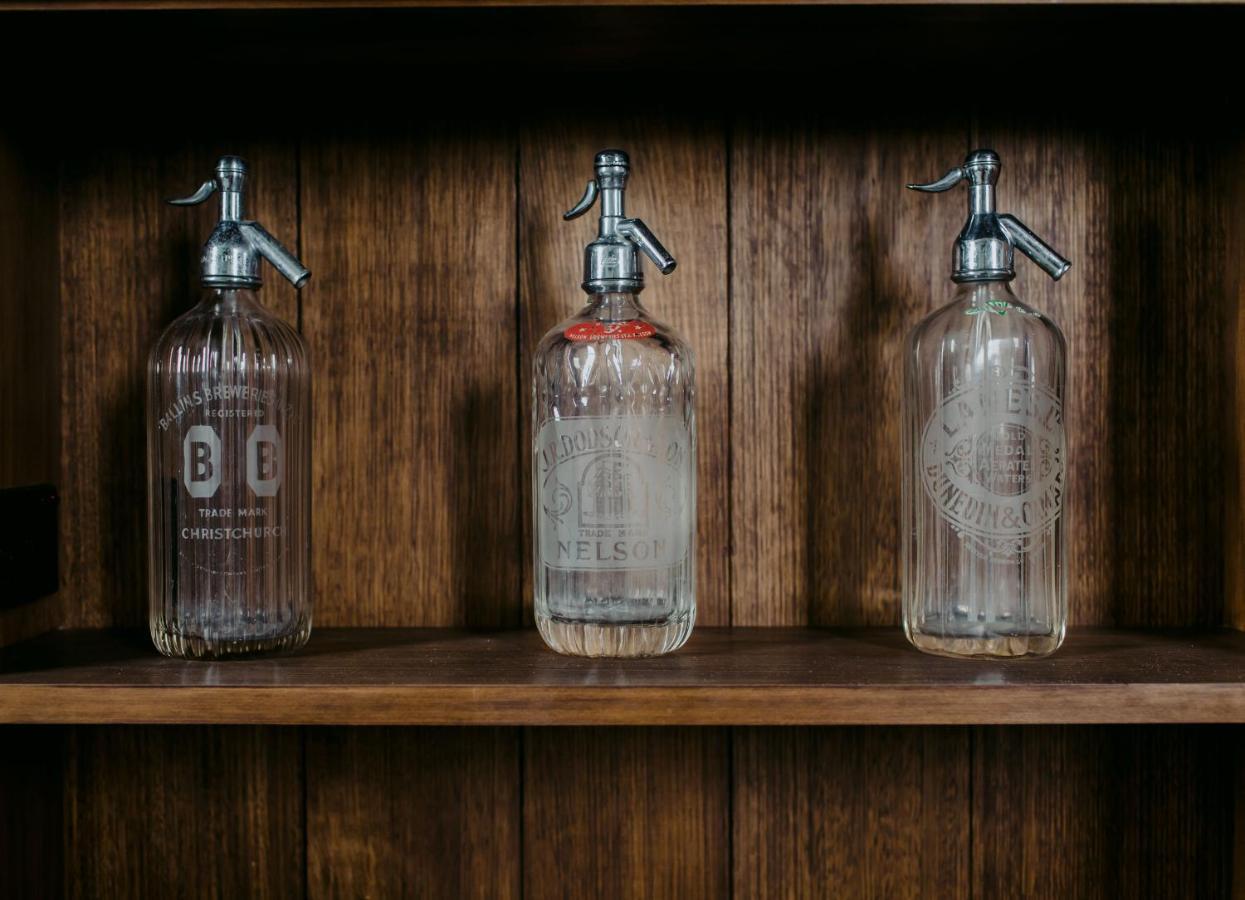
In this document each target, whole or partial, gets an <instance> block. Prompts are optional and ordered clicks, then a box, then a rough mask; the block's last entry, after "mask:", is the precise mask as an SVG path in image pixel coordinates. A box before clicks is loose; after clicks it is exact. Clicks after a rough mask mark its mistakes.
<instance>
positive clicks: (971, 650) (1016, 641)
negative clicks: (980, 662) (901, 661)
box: [907, 631, 1063, 659]
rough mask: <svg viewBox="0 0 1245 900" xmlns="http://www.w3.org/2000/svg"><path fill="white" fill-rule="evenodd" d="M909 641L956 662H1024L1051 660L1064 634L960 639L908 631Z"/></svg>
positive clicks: (1001, 635)
mask: <svg viewBox="0 0 1245 900" xmlns="http://www.w3.org/2000/svg"><path fill="white" fill-rule="evenodd" d="M907 635H908V640H909V641H911V642H912V646H914V647H916V648H917V649H918V650H920V651H921V652H922V653H929V654H932V655H933V656H949V657H953V658H955V659H1022V658H1025V657H1028V658H1037V657H1041V656H1050V654H1052V653H1054V652H1055V651H1056V650H1058V649H1059V646H1060V644H1062V643H1063V634H995V635H975V636H972V637H959V636H953V635H950V636H949V635H941V634H929V633H928V632H922V631H908V632H907Z"/></svg>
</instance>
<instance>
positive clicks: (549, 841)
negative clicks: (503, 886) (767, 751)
mask: <svg viewBox="0 0 1245 900" xmlns="http://www.w3.org/2000/svg"><path fill="white" fill-rule="evenodd" d="M729 739H730V738H729V733H728V732H726V731H723V730H719V729H699V728H698V729H690V728H679V729H661V730H654V729H633V728H628V729H573V730H568V729H548V728H543V729H528V730H527V731H526V739H525V752H524V790H523V844H524V884H523V887H524V890H523V896H524V897H527V898H533V900H537V898H539V900H543V898H575V897H599V898H602V900H607V898H609V900H612V898H621V897H636V898H653V900H663V898H670V900H677V898H684V897H725V896H727V895H728V885H729V884H730V840H731V837H730V768H729V766H730V762H729V760H730V749H729Z"/></svg>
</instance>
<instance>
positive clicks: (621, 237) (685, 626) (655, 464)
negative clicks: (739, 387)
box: [532, 150, 696, 657]
mask: <svg viewBox="0 0 1245 900" xmlns="http://www.w3.org/2000/svg"><path fill="white" fill-rule="evenodd" d="M595 165H596V177H595V178H594V179H593V180H592V181H589V182H588V187H587V190H586V192H585V193H584V196H583V199H581V200H580V202H579V203H578V204H577V205H576V206H575V207H574V208H573V209H572V210H570V211H569V212H568V213H566V214H565V216H564V218H566V219H568V220H569V219H574V218H576V217H578V216H581V215H583V214H584V213H585V212H587V211H588V210H589V209H590V208H591V207H592V205H593V204H594V202H596V200H597V199H598V198H599V199H600V204H601V205H600V219H599V223H598V234H597V238H596V240H594V241H592V242H591V243H590V244H588V246H587V249H586V250H585V254H584V280H583V285H582V286H583V289H584V290H585V291H586V292H587V293H588V297H589V301H588V305H587V306H585V307H584V308H583V309H582V310H580V311H579V312H578V313H577V314H576V315H574V316H572V317H571V318H570V319H568V320H566V321H565V322H563V323H561V324H560V325H558V326H557V327H556V328H554V329H553V330H552V331H550V332H549V333H548V334H546V335H545V336H544V338H543V339H542V340H541V341H540V344H539V346H538V347H537V348H536V353H535V356H534V366H533V368H534V373H533V374H534V386H533V404H532V427H533V437H534V446H533V453H532V490H533V503H532V512H533V519H534V521H533V538H534V543H535V546H534V560H535V612H536V624H537V627H538V628H539V629H540V633H541V636H542V637H543V638H544V639H545V642H546V643H547V644H548V645H549V646H550V647H552V648H553V649H554V650H557V651H558V652H560V653H568V654H574V655H579V656H616V657H618V656H624V657H634V656H654V655H657V654H661V653H667V652H669V651H671V650H674V649H676V648H678V647H680V646H682V644H683V643H684V642H685V641H686V640H687V638H688V636H689V635H690V634H691V632H692V626H693V624H694V623H695V620H696V600H695V576H696V419H695V386H694V380H693V371H694V369H693V360H692V350H691V348H690V347H689V346H688V344H687V343H686V342H685V341H684V340H683V339H682V338H680V337H679V336H678V335H677V334H675V333H674V331H673V330H672V329H670V328H669V327H668V326H666V325H663V324H662V323H660V322H658V321H657V320H656V319H654V318H652V316H650V315H649V314H648V312H647V311H646V310H645V309H644V307H643V306H642V305H641V303H640V297H639V294H640V291H641V290H642V289H643V287H644V276H643V273H642V271H641V261H640V259H639V254H638V252H637V251H641V252H643V253H644V254H645V255H646V256H648V257H649V259H650V260H652V262H653V263H654V264H655V265H656V266H657V268H658V269H659V270H660V271H661V272H662V274H669V273H670V272H672V271H673V270H674V267H675V261H674V259H673V258H672V257H671V256H670V254H669V253H667V252H666V250H665V248H663V247H662V246H661V244H660V243H659V242H658V241H657V239H656V238H655V237H654V236H653V234H652V232H651V231H649V230H648V228H647V227H645V225H644V223H643V222H641V221H640V220H639V219H634V218H628V217H627V215H626V213H625V211H624V190H625V188H626V184H627V177H628V174H629V171H630V162H629V160H628V157H627V154H626V153H624V152H622V151H621V150H605V151H602V152H601V153H598V154H597V156H596V160H595Z"/></svg>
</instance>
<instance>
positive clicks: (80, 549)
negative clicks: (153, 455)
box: [59, 138, 297, 627]
mask: <svg viewBox="0 0 1245 900" xmlns="http://www.w3.org/2000/svg"><path fill="white" fill-rule="evenodd" d="M132 141H134V142H121V143H111V144H110V143H106V142H103V141H102V142H101V143H102V146H98V147H93V148H91V149H92V152H91V153H90V154H86V155H71V156H68V157H67V158H65V159H64V160H63V162H62V166H61V174H60V204H61V207H60V220H61V229H60V291H61V298H62V303H61V324H60V328H61V352H62V358H61V408H62V410H63V411H64V414H63V416H62V417H61V435H60V444H61V459H62V464H61V475H60V479H59V483H60V486H61V496H62V506H61V535H62V557H61V564H62V568H63V572H64V576H63V577H64V588H63V594H64V595H65V596H64V599H63V603H64V604H65V606H64V609H65V610H66V615H65V620H64V622H63V623H61V624H63V625H67V626H76V627H84V626H86V627H98V626H101V625H111V624H124V625H137V624H139V623H140V622H145V621H146V616H147V611H146V607H147V603H146V594H145V592H144V590H143V589H142V586H145V585H146V580H147V578H146V566H147V561H146V544H145V538H144V534H145V531H146V527H147V525H146V523H147V513H146V494H145V490H146V487H145V486H146V483H147V477H146V471H147V467H146V440H147V433H146V423H145V421H144V418H143V405H144V392H145V390H146V387H145V385H146V364H147V353H148V352H149V350H150V348H151V345H152V344H153V343H154V342H155V340H156V338H157V337H158V336H159V335H160V333H161V332H162V331H163V330H164V328H165V327H166V326H167V325H168V324H169V323H170V322H171V321H172V320H173V319H174V318H175V317H176V316H178V315H180V314H181V313H183V312H185V311H186V310H187V309H189V308H190V307H191V306H193V305H194V303H196V302H197V301H198V300H199V298H200V296H201V291H202V288H201V287H200V285H199V251H200V247H201V246H202V244H203V242H204V241H205V240H206V239H207V236H208V234H209V233H210V232H211V230H212V227H213V226H214V224H215V221H216V214H215V212H214V208H213V207H212V205H211V204H207V205H205V206H203V207H197V208H192V209H189V210H187V209H180V208H176V207H171V206H167V205H166V204H165V202H164V200H165V198H167V197H170V196H177V195H179V194H180V195H185V194H186V193H189V192H190V191H193V190H194V188H195V187H196V186H198V185H199V184H200V183H202V182H203V180H204V179H206V178H208V177H210V176H211V174H212V168H213V166H214V165H215V163H216V158H217V157H216V156H215V155H213V153H212V151H210V150H206V149H199V148H198V147H197V146H196V145H195V144H194V143H192V142H190V141H184V142H179V141H172V142H162V141H154V142H150V143H149V142H143V141H142V140H141V138H132ZM229 146H231V149H233V150H234V151H235V152H237V153H240V154H242V155H244V156H246V157H247V158H248V160H249V162H250V164H251V167H252V170H253V171H254V172H255V179H254V191H253V192H251V194H250V198H251V199H250V204H249V208H250V210H251V214H252V215H254V216H255V217H256V218H257V219H259V220H260V221H261V222H263V224H264V226H265V227H266V228H267V229H268V230H269V231H271V232H272V233H273V234H274V235H277V236H278V237H280V238H282V239H283V240H285V241H287V242H288V243H290V244H293V243H294V240H295V236H296V235H297V209H296V206H297V194H296V191H295V184H296V182H297V175H296V172H295V154H294V152H293V151H292V149H290V148H289V147H285V146H279V145H274V144H271V143H267V144H266V143H263V142H261V141H256V140H254V139H252V140H238V141H236V142H235V143H233V144H232V145H229ZM265 277H266V279H267V282H268V286H267V287H266V288H265V289H264V290H263V292H262V293H261V298H262V300H263V302H264V303H265V304H266V305H268V306H269V308H271V309H273V310H274V311H276V312H277V313H278V314H279V315H281V316H282V317H284V318H286V319H287V321H290V322H296V321H297V306H296V302H297V301H296V300H295V296H294V292H293V290H292V289H290V288H289V286H288V285H285V284H284V283H283V282H281V279H280V278H278V277H276V276H275V274H274V273H272V272H271V270H269V271H268V272H267V273H266V276H265Z"/></svg>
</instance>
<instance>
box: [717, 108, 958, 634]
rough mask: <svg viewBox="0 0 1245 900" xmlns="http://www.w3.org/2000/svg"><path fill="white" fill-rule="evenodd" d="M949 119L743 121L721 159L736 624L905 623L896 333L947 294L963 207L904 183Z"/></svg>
mask: <svg viewBox="0 0 1245 900" xmlns="http://www.w3.org/2000/svg"><path fill="white" fill-rule="evenodd" d="M964 134H965V132H964V129H963V128H962V127H961V126H960V125H959V124H958V123H957V122H955V121H947V122H944V123H933V124H932V125H931V126H930V127H929V128H926V129H917V128H916V127H912V128H911V129H910V130H909V129H904V130H900V129H883V130H879V129H877V128H874V127H864V126H863V125H861V124H860V123H854V122H852V121H845V122H832V121H817V122H803V121H799V120H792V119H790V118H786V119H782V120H779V121H767V120H760V119H753V118H747V117H745V118H741V119H740V120H739V121H738V122H737V123H736V125H735V128H734V138H733V154H732V159H731V173H732V184H731V191H732V193H731V210H732V215H731V220H732V229H731V232H732V233H731V246H732V281H733V284H732V292H731V293H732V307H733V314H732V328H731V359H730V365H731V368H732V383H733V385H734V388H733V392H732V398H731V446H732V450H733V454H734V465H733V471H732V475H731V489H732V491H733V495H732V508H733V517H732V518H733V528H734V543H735V547H734V555H733V558H732V560H733V562H732V572H733V576H732V584H733V598H734V599H733V604H734V608H733V622H734V623H735V624H737V625H800V624H806V623H813V624H819V625H864V624H871V625H876V624H891V623H895V622H897V621H898V615H899V605H898V588H899V581H898V562H897V560H898V552H899V528H898V518H899V483H900V469H901V466H900V455H899V425H900V419H899V402H900V388H901V383H902V361H903V359H902V347H903V340H904V335H905V334H906V333H907V331H908V329H909V328H910V327H911V326H912V325H913V324H915V323H916V322H917V321H918V320H919V319H920V318H921V317H922V316H924V315H925V314H926V313H928V312H930V311H932V310H933V309H934V308H936V306H938V305H941V303H942V302H944V298H946V297H949V294H950V282H949V280H948V279H949V272H948V265H949V264H948V258H949V249H948V248H949V247H950V242H951V240H952V238H953V237H954V235H955V233H956V231H957V230H958V227H959V224H960V221H961V220H962V218H963V209H962V206H960V205H958V204H956V203H953V202H947V201H945V200H930V199H929V198H925V197H917V196H915V195H909V194H906V193H905V191H904V189H903V186H904V184H905V183H906V182H908V181H911V180H913V179H914V178H919V177H924V176H928V175H930V174H933V173H935V172H941V171H944V170H945V168H946V167H947V166H949V165H950V164H951V163H953V162H955V161H957V160H958V159H962V158H963V154H964Z"/></svg>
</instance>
